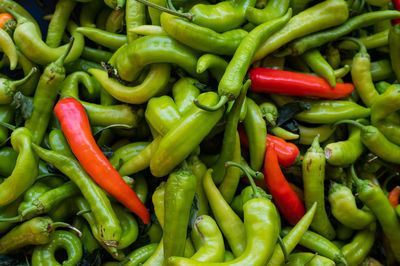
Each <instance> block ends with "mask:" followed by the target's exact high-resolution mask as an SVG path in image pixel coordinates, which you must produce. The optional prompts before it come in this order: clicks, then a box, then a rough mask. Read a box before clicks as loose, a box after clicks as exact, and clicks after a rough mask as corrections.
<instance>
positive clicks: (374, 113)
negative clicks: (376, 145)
mask: <svg viewBox="0 0 400 266" xmlns="http://www.w3.org/2000/svg"><path fill="white" fill-rule="evenodd" d="M399 92H400V86H399V85H397V84H394V85H392V86H390V87H389V88H388V89H387V90H386V91H385V92H384V93H383V94H381V95H380V96H379V97H378V98H377V100H376V101H375V102H374V104H373V105H372V107H371V124H372V125H373V126H375V127H376V128H377V129H379V131H381V132H382V134H384V135H385V136H386V137H387V138H388V139H389V140H390V141H392V142H394V143H396V144H400V128H399V127H398V126H397V122H394V121H398V120H399V116H398V115H397V114H396V111H397V109H398V108H397V104H396V103H397V102H398V101H399V99H400V97H399V96H400V94H399ZM394 119H396V120H394Z"/></svg>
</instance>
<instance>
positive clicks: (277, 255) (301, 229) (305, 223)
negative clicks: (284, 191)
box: [267, 202, 317, 266]
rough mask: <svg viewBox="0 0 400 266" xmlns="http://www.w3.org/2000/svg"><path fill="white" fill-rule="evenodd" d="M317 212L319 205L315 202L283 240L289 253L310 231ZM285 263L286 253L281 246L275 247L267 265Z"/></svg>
mask: <svg viewBox="0 0 400 266" xmlns="http://www.w3.org/2000/svg"><path fill="white" fill-rule="evenodd" d="M316 210H317V203H316V202H314V204H313V205H312V207H311V208H310V209H309V210H308V211H307V213H306V214H305V215H304V216H303V218H301V220H300V221H299V222H298V223H297V224H296V226H294V227H293V228H292V229H291V230H290V232H289V233H288V234H287V235H286V236H285V237H284V238H283V239H282V241H283V244H284V245H285V249H286V252H287V253H290V252H292V251H293V249H294V248H295V247H296V245H297V244H298V243H299V241H300V239H301V237H302V236H303V234H304V233H305V232H306V231H307V230H308V228H309V226H310V224H311V222H312V221H313V218H314V215H315V211H316ZM283 262H284V253H283V252H282V248H281V247H280V245H279V244H276V245H275V249H274V253H273V254H272V256H271V258H270V259H269V261H268V264H267V265H270V266H272V265H282V263H283Z"/></svg>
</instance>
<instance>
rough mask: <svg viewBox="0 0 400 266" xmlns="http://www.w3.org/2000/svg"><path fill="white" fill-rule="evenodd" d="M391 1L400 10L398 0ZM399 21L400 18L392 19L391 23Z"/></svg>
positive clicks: (394, 23)
mask: <svg viewBox="0 0 400 266" xmlns="http://www.w3.org/2000/svg"><path fill="white" fill-rule="evenodd" d="M392 3H393V5H394V7H395V8H396V10H397V11H400V0H392ZM399 23H400V18H396V19H392V25H393V26H394V25H396V24H399Z"/></svg>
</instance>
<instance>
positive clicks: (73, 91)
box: [60, 71, 101, 99]
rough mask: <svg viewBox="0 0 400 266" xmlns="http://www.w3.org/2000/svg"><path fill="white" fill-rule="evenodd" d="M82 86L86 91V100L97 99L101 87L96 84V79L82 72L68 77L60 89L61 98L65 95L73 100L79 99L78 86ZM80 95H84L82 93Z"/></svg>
mask: <svg viewBox="0 0 400 266" xmlns="http://www.w3.org/2000/svg"><path fill="white" fill-rule="evenodd" d="M80 84H82V85H83V87H85V89H86V90H84V91H87V93H86V96H89V97H87V98H91V99H94V98H97V99H98V98H99V96H100V91H101V85H100V84H99V83H98V82H97V80H96V79H94V78H93V77H91V76H90V75H89V74H88V73H86V72H84V71H76V72H74V73H72V74H70V75H68V76H67V77H66V78H65V80H64V82H63V84H62V88H61V92H60V94H61V96H62V97H64V96H66V95H68V96H70V97H74V98H79V85H80ZM82 94H84V93H83V92H82Z"/></svg>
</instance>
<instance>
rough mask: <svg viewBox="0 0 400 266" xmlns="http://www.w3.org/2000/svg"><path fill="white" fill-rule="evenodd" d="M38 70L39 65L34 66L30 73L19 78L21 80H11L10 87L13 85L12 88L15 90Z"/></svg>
mask: <svg viewBox="0 0 400 266" xmlns="http://www.w3.org/2000/svg"><path fill="white" fill-rule="evenodd" d="M36 71H37V67H32V69H31V71H29V73H28V74H27V75H26V76H25V77H23V78H22V79H19V80H14V81H11V86H10V87H12V90H15V89H16V88H17V87H18V86H20V85H22V84H24V83H25V82H27V81H28V80H29V79H30V78H31V77H32V75H33V73H35V72H36Z"/></svg>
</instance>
